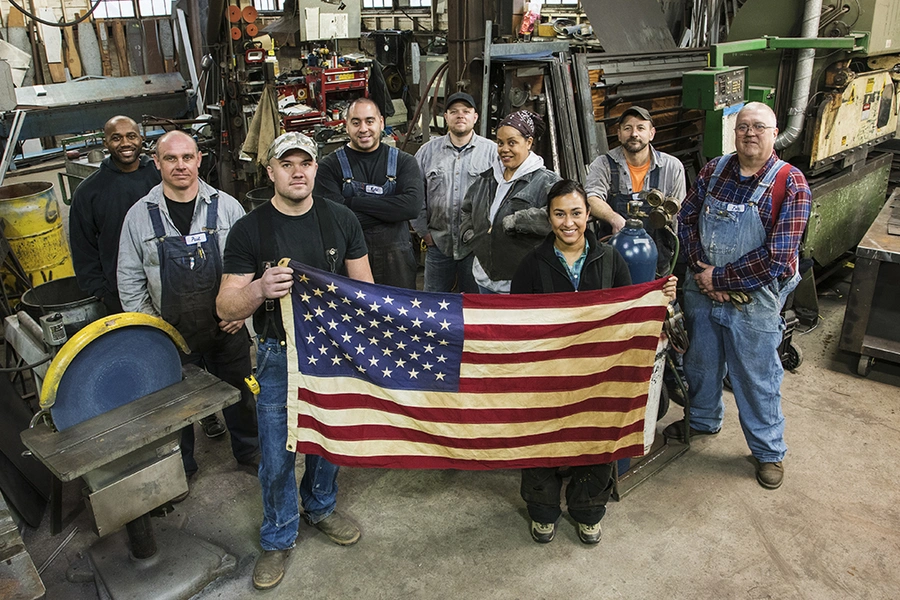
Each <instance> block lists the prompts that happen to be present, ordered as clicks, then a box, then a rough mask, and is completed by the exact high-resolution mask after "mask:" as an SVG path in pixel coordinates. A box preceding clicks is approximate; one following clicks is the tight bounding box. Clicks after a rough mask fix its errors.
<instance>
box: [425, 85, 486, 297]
mask: <svg viewBox="0 0 900 600" xmlns="http://www.w3.org/2000/svg"><path fill="white" fill-rule="evenodd" d="M444 122H445V123H446V124H447V135H442V136H440V137H436V138H432V139H431V140H429V141H428V142H427V143H426V144H425V145H423V146H422V147H421V148H419V151H418V152H416V161H417V162H418V163H419V168H420V169H422V174H423V175H424V176H425V204H424V206H422V211H421V212H420V213H419V217H418V218H417V219H416V220H415V221H414V222H413V227H415V229H416V232H417V233H418V234H419V236H421V238H422V240H423V241H424V242H425V245H426V246H427V248H428V254H426V255H425V291H426V292H452V291H453V290H454V287H455V289H456V290H457V291H459V292H468V293H472V294H477V293H478V284H476V283H475V276H474V275H473V274H472V260H473V259H474V255H473V254H472V253H471V251H469V252H466V251H463V250H462V248H461V247H460V233H459V222H460V206H461V205H462V201H463V198H464V197H465V195H466V190H468V189H469V185H471V183H472V182H473V181H474V180H475V178H476V177H478V176H479V175H480V174H481V173H482V172H483V171H485V170H487V169H490V168H491V165H492V164H493V162H492V161H493V159H494V156H495V155H496V154H497V145H496V144H495V143H494V142H492V141H490V140H488V139H486V138H483V137H481V136H480V135H478V134H477V133H475V123H477V122H478V111H477V110H476V109H475V99H474V98H472V96H470V95H469V94H466V93H464V92H457V93H455V94H452V95H451V96H450V97H449V98H447V108H446V110H445V111H444Z"/></svg>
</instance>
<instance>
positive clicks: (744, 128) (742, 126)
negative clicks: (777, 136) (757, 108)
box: [734, 123, 775, 134]
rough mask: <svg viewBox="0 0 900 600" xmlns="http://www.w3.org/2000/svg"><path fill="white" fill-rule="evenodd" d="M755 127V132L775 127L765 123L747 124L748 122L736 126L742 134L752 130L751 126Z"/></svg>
mask: <svg viewBox="0 0 900 600" xmlns="http://www.w3.org/2000/svg"><path fill="white" fill-rule="evenodd" d="M751 127H752V128H753V131H754V132H755V133H762V132H763V131H765V130H766V129H775V127H774V126H773V125H766V124H765V123H754V124H753V125H747V124H746V123H741V124H740V125H738V126H737V127H735V128H734V130H735V131H737V132H738V133H740V134H744V133H747V132H748V131H750V128H751Z"/></svg>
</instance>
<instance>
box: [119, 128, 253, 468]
mask: <svg viewBox="0 0 900 600" xmlns="http://www.w3.org/2000/svg"><path fill="white" fill-rule="evenodd" d="M154 160H155V161H156V165H157V167H158V168H159V170H160V172H161V175H162V183H161V184H159V185H157V186H156V187H154V188H153V189H152V190H150V192H149V193H148V194H147V195H146V196H144V197H143V198H141V199H140V200H139V201H138V202H137V203H136V204H135V205H134V206H132V207H131V210H129V211H128V214H127V215H126V216H125V223H124V225H123V227H122V237H121V239H120V241H119V263H118V271H117V273H118V285H119V297H120V298H121V300H122V306H123V307H124V308H125V310H127V311H133V312H142V313H147V314H150V315H154V316H158V317H162V318H163V319H165V320H166V321H168V322H169V323H171V324H172V325H173V326H174V327H175V328H176V329H177V330H178V331H179V333H181V335H183V336H184V339H185V341H187V343H188V346H189V347H190V349H191V354H188V355H184V356H182V363H184V364H196V365H199V366H201V367H203V368H205V369H206V370H207V371H209V372H210V373H212V374H213V375H215V376H216V377H219V378H220V379H222V380H223V381H225V382H227V383H229V384H231V385H233V386H234V387H236V388H237V389H239V390H241V400H240V402H238V403H237V404H233V405H232V406H229V407H227V408H225V409H224V410H223V411H222V413H223V414H224V416H225V423H226V424H227V426H228V430H229V432H230V433H231V450H232V453H233V454H234V458H235V459H236V460H237V462H238V464H241V465H247V466H249V467H252V468H254V469H256V468H258V467H259V440H258V436H257V425H256V409H255V407H254V405H253V395H252V394H251V393H250V392H249V390H248V389H247V386H246V385H245V384H244V378H245V377H248V376H249V375H250V336H249V333H248V331H247V328H246V327H245V326H244V320H243V319H238V320H234V321H226V320H223V319H220V318H219V316H218V315H217V314H216V294H217V293H218V291H219V283H220V280H221V277H222V256H223V252H224V249H225V239H226V238H227V237H228V233H229V232H230V231H231V227H232V226H233V225H234V223H235V222H236V221H237V220H238V219H240V218H241V217H242V216H244V209H243V208H242V207H241V205H240V204H239V203H238V201H237V200H235V199H234V198H233V197H231V196H229V195H228V194H226V193H225V192H220V191H219V190H217V189H215V188H213V187H211V186H210V185H208V184H207V183H206V182H204V181H202V180H201V179H200V177H199V169H200V162H201V160H202V157H201V156H200V151H199V150H198V148H197V143H196V142H195V141H194V139H193V138H192V137H190V136H189V135H187V134H185V133H184V132H181V131H171V132H169V133H167V134H165V135H164V136H162V137H161V138H159V142H157V144H156V153H155V155H154ZM161 265H162V267H161ZM188 265H189V266H188ZM193 449H194V430H193V428H192V427H190V426H188V427H185V428H184V430H182V436H181V454H182V460H183V462H184V470H185V473H187V475H188V477H190V476H191V475H193V474H194V473H195V472H196V471H197V463H196V461H195V460H194V456H193Z"/></svg>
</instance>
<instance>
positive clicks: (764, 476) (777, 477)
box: [756, 461, 784, 490]
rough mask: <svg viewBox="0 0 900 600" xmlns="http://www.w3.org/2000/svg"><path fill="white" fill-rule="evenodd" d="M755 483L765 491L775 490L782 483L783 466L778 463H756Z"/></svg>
mask: <svg viewBox="0 0 900 600" xmlns="http://www.w3.org/2000/svg"><path fill="white" fill-rule="evenodd" d="M756 481H758V482H759V485H761V486H763V487H764V488H766V489H767V490H777V489H778V488H780V487H781V484H782V482H783V481H784V465H782V464H781V461H779V462H759V461H757V463H756Z"/></svg>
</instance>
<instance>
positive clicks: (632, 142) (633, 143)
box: [622, 138, 649, 154]
mask: <svg viewBox="0 0 900 600" xmlns="http://www.w3.org/2000/svg"><path fill="white" fill-rule="evenodd" d="M648 144H649V142H643V141H641V140H636V139H634V138H631V139H629V140H628V141H627V142H625V143H624V144H622V145H623V146H625V149H626V150H628V151H629V152H631V153H633V154H637V153H638V152H641V151H642V150H643V149H644V148H646V147H647V146H648Z"/></svg>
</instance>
